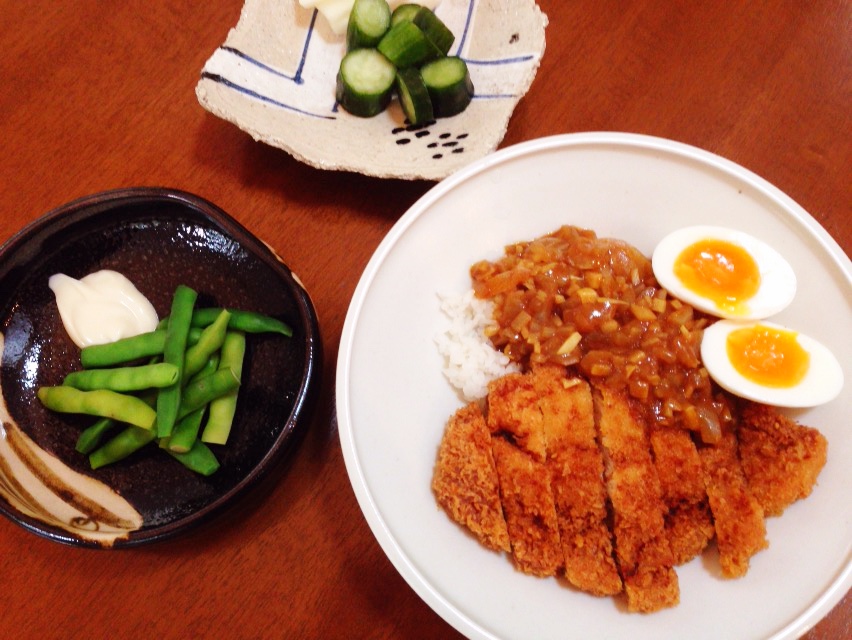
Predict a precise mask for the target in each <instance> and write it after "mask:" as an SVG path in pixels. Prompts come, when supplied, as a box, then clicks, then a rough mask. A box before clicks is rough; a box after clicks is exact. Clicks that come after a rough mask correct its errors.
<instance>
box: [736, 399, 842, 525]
mask: <svg viewBox="0 0 852 640" xmlns="http://www.w3.org/2000/svg"><path fill="white" fill-rule="evenodd" d="M737 439H738V441H739V455H740V462H741V463H742V467H743V471H744V472H745V476H746V479H747V480H748V484H749V488H750V489H751V492H752V494H753V495H754V497H755V498H756V499H757V501H758V502H759V503H760V505H761V506H762V507H763V511H764V513H765V514H766V515H767V516H778V515H781V514H782V513H783V512H784V509H786V508H787V507H788V506H790V505H791V504H792V503H793V502H795V501H796V500H799V499H800V498H806V497H807V496H809V495H810V493H811V490H812V489H813V487H814V485H815V484H816V480H817V476H818V475H819V472H820V471H821V470H822V468H823V467H824V466H825V461H826V457H827V455H828V442H827V441H826V439H825V437H824V436H823V435H822V434H821V433H820V432H819V431H817V430H816V429H812V428H811V427H806V426H802V425H799V424H797V423H795V422H794V421H793V420H791V419H789V418H787V417H786V416H784V415H782V414H780V413H778V411H777V410H775V409H773V408H772V407H768V406H766V405H762V404H757V403H748V404H747V405H746V406H745V408H744V409H743V411H742V414H741V416H740V420H739V424H738V428H737Z"/></svg>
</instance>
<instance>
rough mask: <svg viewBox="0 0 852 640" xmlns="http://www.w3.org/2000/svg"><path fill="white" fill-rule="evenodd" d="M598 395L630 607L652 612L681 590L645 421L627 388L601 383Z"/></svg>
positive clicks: (618, 551) (620, 560)
mask: <svg viewBox="0 0 852 640" xmlns="http://www.w3.org/2000/svg"><path fill="white" fill-rule="evenodd" d="M594 399H595V412H596V417H597V424H598V430H599V433H600V441H601V445H602V447H603V451H604V461H605V467H606V483H607V491H608V493H609V499H610V502H611V503H612V509H613V532H614V534H615V552H616V558H617V560H618V566H619V569H620V571H621V577H622V579H623V580H624V590H625V592H626V594H627V608H628V609H629V610H630V611H641V612H651V611H658V610H659V609H662V608H664V607H670V606H674V605H676V604H677V603H678V602H679V600H680V590H679V587H678V579H677V574H676V573H675V570H674V568H673V564H674V558H673V556H672V550H671V546H670V545H669V540H668V538H667V537H666V531H665V521H664V513H665V505H664V504H663V500H662V497H661V492H660V481H659V479H658V477H657V472H656V470H655V469H654V463H653V461H652V459H651V451H650V443H649V440H648V435H647V433H646V427H645V424H644V423H643V422H641V421H640V420H638V419H637V417H636V416H635V415H634V414H633V412H632V410H631V407H630V404H629V401H628V399H627V397H626V396H625V395H624V394H623V393H620V392H617V391H613V390H610V389H607V388H605V387H602V388H600V389H596V391H595V395H594Z"/></svg>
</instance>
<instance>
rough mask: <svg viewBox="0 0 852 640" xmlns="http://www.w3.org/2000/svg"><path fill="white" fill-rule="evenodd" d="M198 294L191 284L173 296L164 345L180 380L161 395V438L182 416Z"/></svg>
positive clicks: (168, 361)
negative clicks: (191, 325) (189, 338)
mask: <svg viewBox="0 0 852 640" xmlns="http://www.w3.org/2000/svg"><path fill="white" fill-rule="evenodd" d="M197 297H198V294H197V293H196V292H195V291H193V290H192V289H190V288H189V287H187V286H185V285H178V288H177V290H176V291H175V294H174V297H173V298H172V309H171V315H170V316H169V321H168V326H167V327H166V341H165V343H164V344H163V361H164V362H167V363H169V364H173V365H175V366H176V367H177V368H178V379H177V382H175V383H174V384H172V385H171V386H168V387H165V388H163V389H161V390H160V392H159V394H158V395H157V435H158V436H159V437H161V438H165V437H168V436H170V435H171V433H172V429H173V428H174V425H175V420H177V417H178V416H177V414H178V409H179V408H180V404H181V385H182V383H183V361H184V357H185V355H186V339H187V334H188V333H189V323H190V320H191V319H192V309H193V307H194V306H195V300H196V299H197Z"/></svg>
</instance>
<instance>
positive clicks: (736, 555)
mask: <svg viewBox="0 0 852 640" xmlns="http://www.w3.org/2000/svg"><path fill="white" fill-rule="evenodd" d="M698 452H699V455H700V456H701V464H702V466H703V467H704V486H705V487H706V489H707V496H708V497H709V498H710V509H711V511H712V512H713V519H714V524H715V527H716V546H717V547H718V549H719V562H720V564H721V566H722V575H723V576H725V577H726V578H739V577H741V576H744V575H745V574H746V572H747V571H748V567H749V561H750V559H751V557H752V556H753V555H754V554H755V553H757V552H758V551H760V550H761V549H765V548H766V547H767V546H769V543H768V542H767V540H766V525H765V523H764V521H763V507H761V506H760V503H759V502H758V501H757V499H756V498H755V497H754V495H753V494H752V493H751V490H750V489H749V486H748V482H747V481H746V477H745V474H744V473H743V469H742V466H741V465H740V461H739V458H738V457H737V439H736V436H735V435H734V433H733V432H731V431H726V432H725V433H724V434H723V435H722V438H721V440H720V441H719V442H718V443H716V444H713V445H704V446H701V447H700V448H699V450H698Z"/></svg>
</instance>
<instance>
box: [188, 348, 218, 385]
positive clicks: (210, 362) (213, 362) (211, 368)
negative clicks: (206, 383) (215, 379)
mask: <svg viewBox="0 0 852 640" xmlns="http://www.w3.org/2000/svg"><path fill="white" fill-rule="evenodd" d="M218 368H219V353H218V352H216V353H213V354H211V355H210V357H209V358H207V362H205V363H204V366H203V367H201V371H199V372H198V373H196V374H195V375H194V376H192V378H190V380H189V382H195V381H196V380H201V378H204V377H205V376H209V375H210V374H211V373H215V372H216V370H217V369H218ZM187 384H189V383H187Z"/></svg>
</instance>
